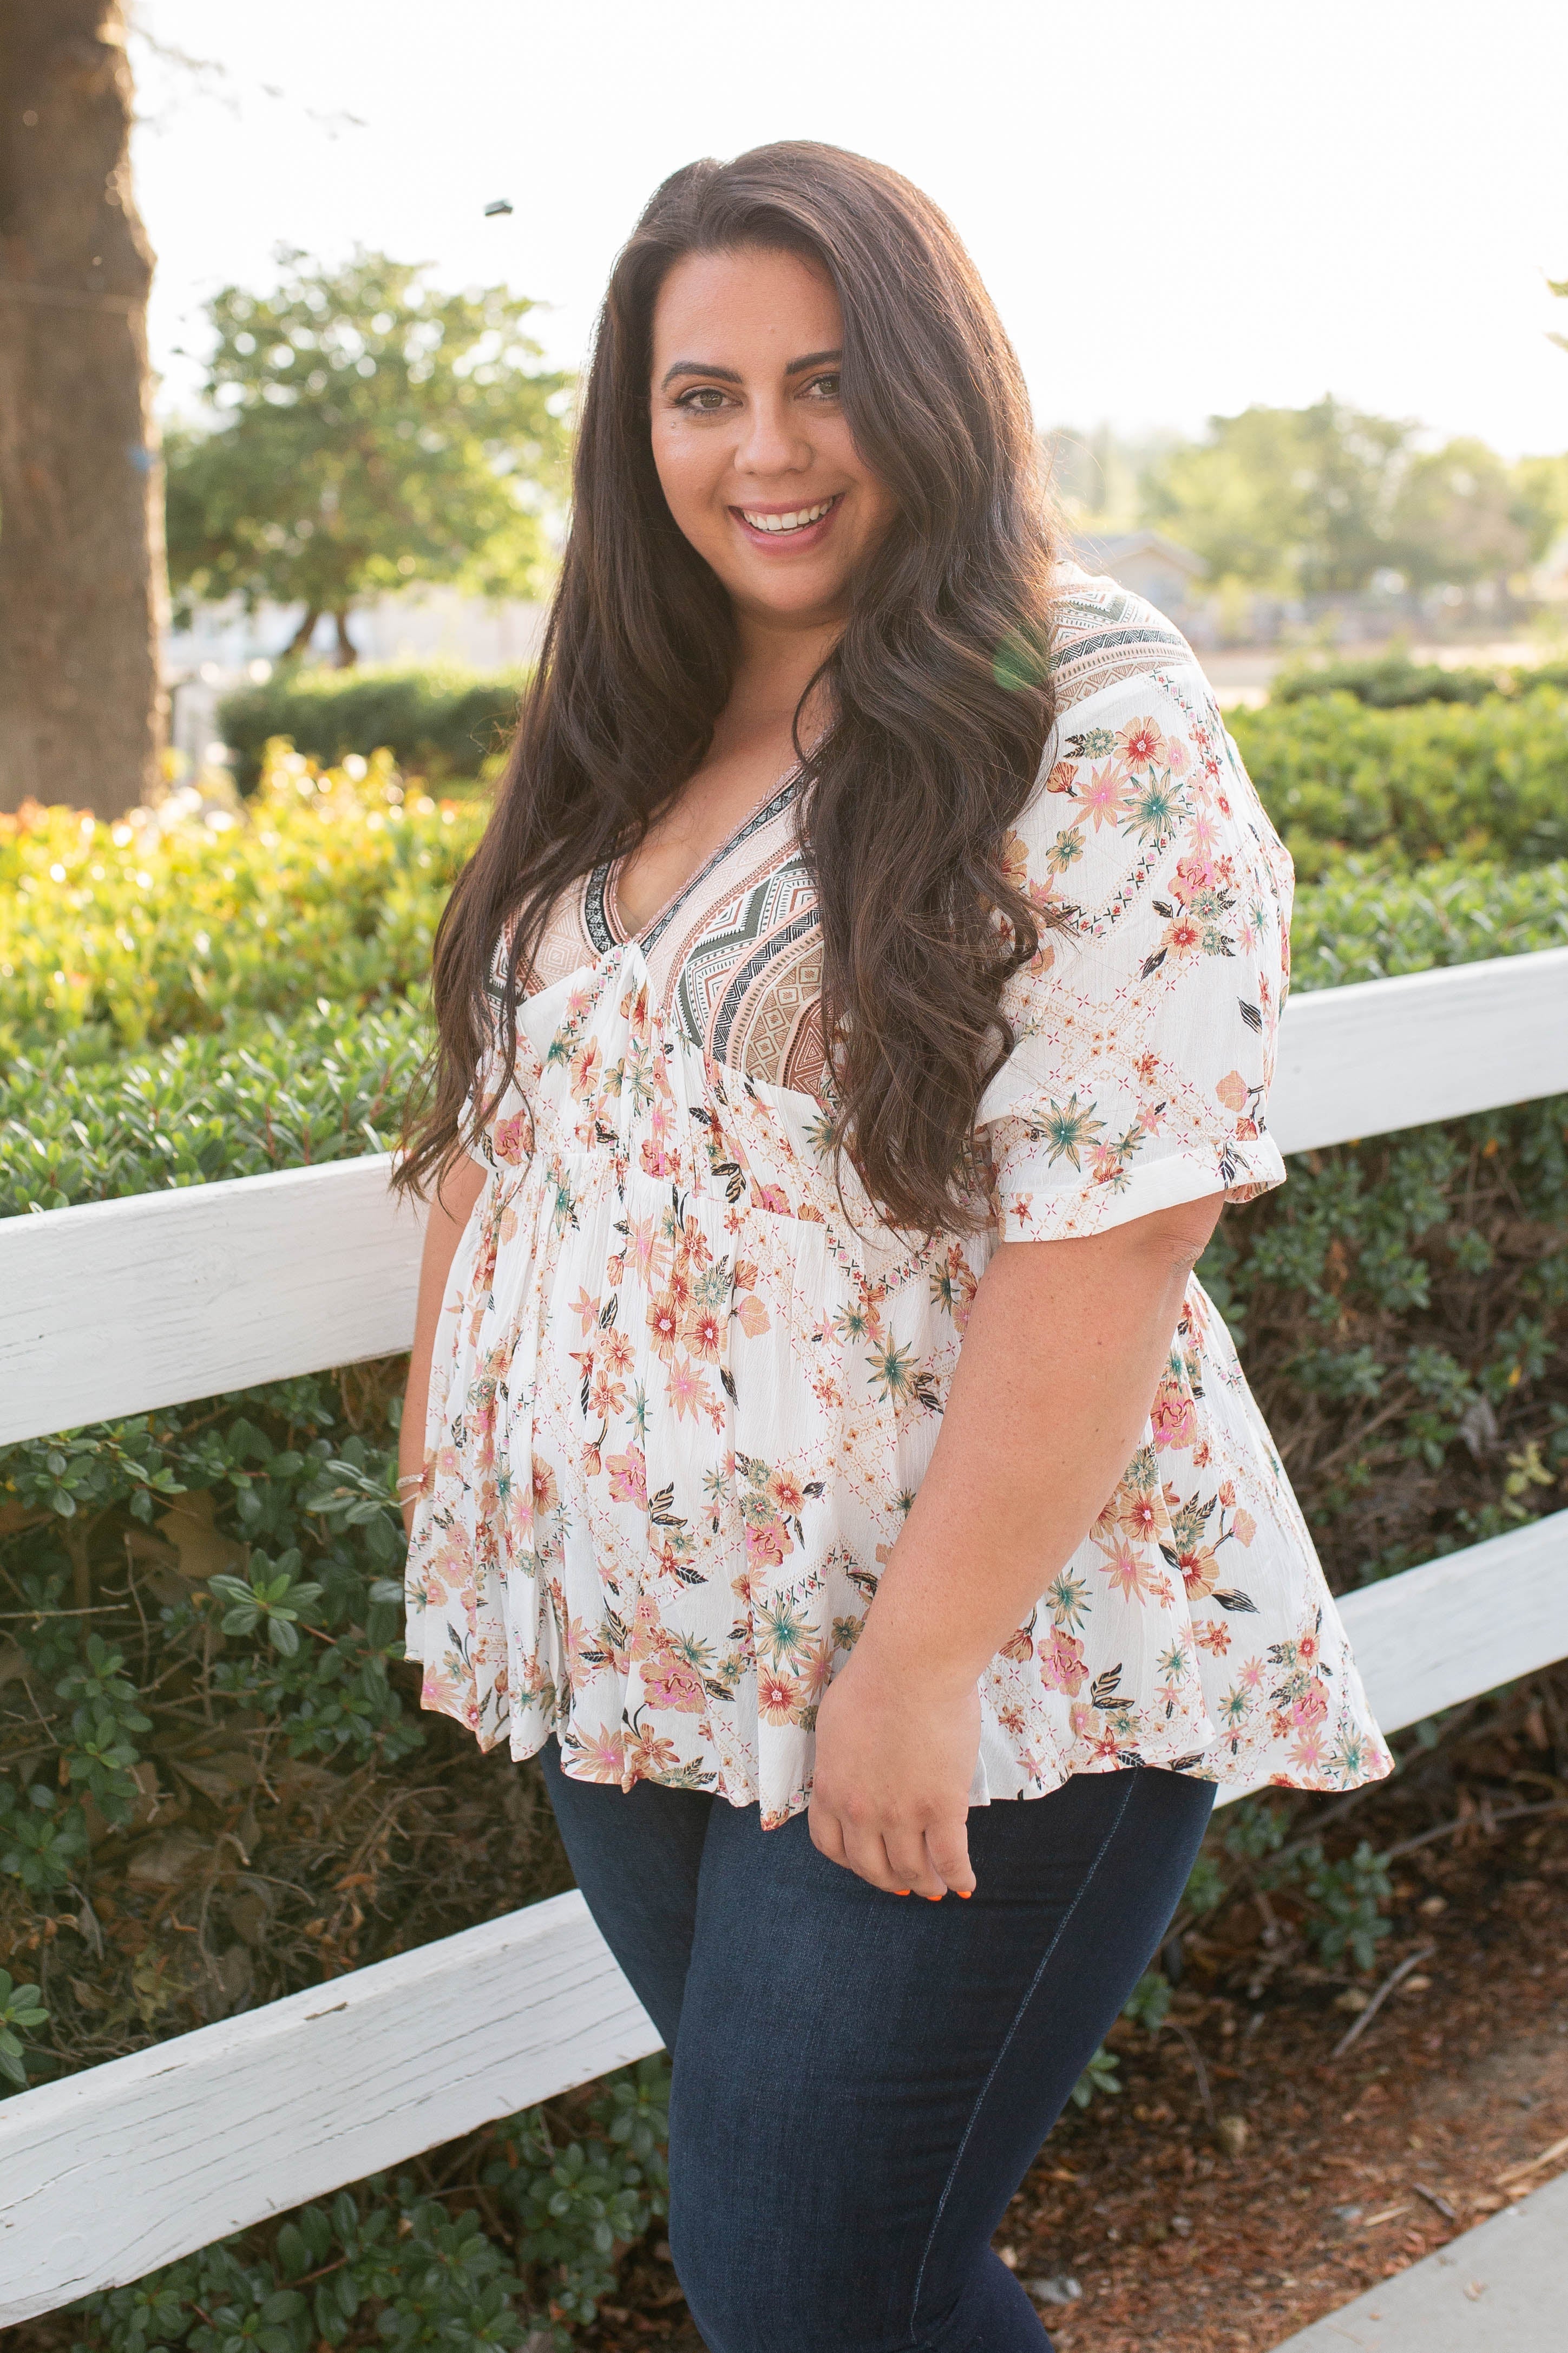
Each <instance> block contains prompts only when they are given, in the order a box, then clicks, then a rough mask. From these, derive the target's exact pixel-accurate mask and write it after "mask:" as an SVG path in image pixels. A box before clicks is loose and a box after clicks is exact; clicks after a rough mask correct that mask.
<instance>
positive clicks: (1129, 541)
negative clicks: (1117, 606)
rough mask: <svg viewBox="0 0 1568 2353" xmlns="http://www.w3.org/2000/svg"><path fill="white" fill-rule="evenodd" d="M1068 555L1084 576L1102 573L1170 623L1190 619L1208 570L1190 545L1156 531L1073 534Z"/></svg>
mask: <svg viewBox="0 0 1568 2353" xmlns="http://www.w3.org/2000/svg"><path fill="white" fill-rule="evenodd" d="M1072 554H1073V556H1074V559H1075V560H1076V561H1077V562H1078V563H1079V564H1081V565H1082V566H1083V568H1084V570H1085V571H1086V572H1104V573H1108V574H1109V575H1110V578H1111V579H1112V580H1114V581H1116V582H1118V583H1119V584H1120V586H1121V587H1123V588H1131V591H1132V593H1133V595H1134V596H1147V598H1148V599H1149V602H1150V604H1151V605H1154V606H1157V607H1159V609H1160V611H1161V612H1162V613H1168V614H1169V615H1170V616H1171V618H1172V619H1173V620H1174V621H1180V620H1181V619H1183V618H1184V617H1189V616H1191V614H1192V612H1193V609H1194V606H1195V605H1196V604H1197V602H1198V599H1199V596H1200V595H1201V593H1202V584H1203V582H1204V580H1205V577H1206V576H1207V572H1208V566H1207V565H1205V563H1204V561H1203V559H1202V557H1201V556H1196V555H1194V554H1193V552H1192V549H1191V548H1190V547H1183V546H1182V545H1181V544H1180V543H1178V542H1177V541H1176V540H1173V539H1167V538H1166V537H1165V535H1164V533H1163V532H1158V531H1120V532H1107V533H1104V534H1103V535H1100V534H1099V533H1094V532H1079V533H1078V534H1077V535H1076V536H1075V538H1074V540H1073V542H1072Z"/></svg>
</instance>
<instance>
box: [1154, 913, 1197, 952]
mask: <svg viewBox="0 0 1568 2353" xmlns="http://www.w3.org/2000/svg"><path fill="white" fill-rule="evenodd" d="M1203 936H1204V935H1203V929H1202V926H1201V925H1200V924H1198V923H1194V921H1193V918H1192V917H1191V915H1178V916H1177V917H1176V919H1175V921H1174V922H1173V923H1167V924H1166V926H1165V928H1164V930H1163V933H1162V934H1161V935H1160V937H1161V942H1162V944H1163V946H1165V947H1167V948H1169V949H1170V951H1171V953H1172V954H1173V955H1192V953H1193V951H1194V948H1196V947H1199V946H1201V945H1202V943H1203Z"/></svg>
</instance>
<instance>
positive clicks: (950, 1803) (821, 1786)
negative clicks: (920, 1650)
mask: <svg viewBox="0 0 1568 2353" xmlns="http://www.w3.org/2000/svg"><path fill="white" fill-rule="evenodd" d="M863 1639H864V1638H863ZM979 1746H980V1694H979V1690H978V1688H977V1686H976V1685H975V1684H974V1683H968V1684H964V1683H953V1682H952V1681H951V1680H950V1681H948V1682H947V1683H942V1684H935V1685H931V1686H928V1685H926V1684H925V1683H923V1681H922V1680H921V1678H920V1677H919V1676H918V1675H915V1676H911V1675H910V1673H909V1672H907V1671H904V1672H901V1671H900V1669H899V1667H898V1666H897V1665H896V1664H895V1663H894V1662H890V1661H884V1660H883V1659H881V1658H880V1657H879V1656H878V1655H877V1653H876V1651H875V1649H874V1647H873V1646H872V1645H871V1644H869V1643H867V1644H866V1647H865V1649H864V1650H857V1651H856V1652H855V1654H854V1656H853V1657H852V1658H851V1659H850V1660H849V1662H848V1663H847V1665H846V1666H845V1668H844V1669H843V1671H842V1672H841V1673H839V1674H838V1675H837V1676H836V1677H835V1679H834V1681H833V1683H831V1684H830V1685H829V1687H828V1690H827V1693H826V1697H825V1698H824V1700H823V1702H822V1704H821V1706H820V1707H819V1708H818V1710H817V1716H816V1772H815V1776H814V1778H813V1783H812V1793H811V1812H810V1817H809V1819H810V1825H811V1837H812V1843H813V1844H814V1845H815V1846H816V1848H817V1850H818V1852H821V1853H823V1854H825V1855H826V1856H827V1857H828V1859H829V1861H830V1862H841V1863H842V1864H843V1865H844V1866H845V1868H846V1870H848V1871H853V1872H856V1873H858V1875H859V1876H860V1877H861V1878H862V1879H866V1880H869V1882H870V1883H871V1885H872V1886H873V1887H883V1888H886V1889H887V1890H888V1892H889V1894H894V1895H907V1894H916V1895H925V1896H929V1897H930V1898H931V1901H932V1902H933V1903H935V1902H937V1901H939V1900H940V1899H941V1897H942V1896H943V1895H945V1894H947V1892H948V1890H949V1889H950V1888H951V1889H952V1892H953V1894H957V1895H968V1894H972V1893H973V1887H974V1873H973V1871H972V1870H971V1869H970V1867H969V1831H968V1814H969V1788H970V1783H971V1782H972V1780H973V1777H974V1759H975V1757H976V1754H977V1753H978V1750H979Z"/></svg>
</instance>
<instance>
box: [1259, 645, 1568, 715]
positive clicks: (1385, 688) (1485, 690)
mask: <svg viewBox="0 0 1568 2353" xmlns="http://www.w3.org/2000/svg"><path fill="white" fill-rule="evenodd" d="M1536 686H1554V687H1558V688H1561V689H1568V661H1549V662H1542V663H1540V664H1539V665H1531V664H1521V666H1519V667H1518V668H1515V669H1510V668H1507V667H1504V668H1501V669H1497V670H1473V669H1467V670H1445V669H1444V667H1443V665H1442V664H1441V663H1440V662H1414V661H1412V660H1411V659H1410V657H1409V655H1408V654H1407V653H1404V652H1401V651H1398V650H1395V651H1393V652H1389V653H1385V654H1363V655H1359V656H1352V657H1351V658H1350V659H1348V660H1344V661H1330V662H1320V663H1307V662H1302V663H1296V664H1292V665H1291V666H1290V667H1289V668H1288V669H1285V670H1279V671H1278V672H1277V673H1276V675H1275V677H1274V679H1273V680H1272V681H1271V682H1270V684H1269V689H1268V697H1269V701H1270V702H1275V703H1279V702H1304V701H1306V700H1307V699H1308V698H1309V697H1310V696H1311V695H1316V694H1353V695H1354V696H1355V698H1356V701H1357V702H1365V703H1370V704H1371V705H1372V707H1373V709H1374V710H1378V711H1394V710H1397V709H1399V708H1400V707H1401V706H1402V705H1404V704H1406V703H1412V702H1486V701H1487V700H1488V698H1489V696H1491V695H1495V694H1527V693H1529V691H1531V688H1532V687H1536Z"/></svg>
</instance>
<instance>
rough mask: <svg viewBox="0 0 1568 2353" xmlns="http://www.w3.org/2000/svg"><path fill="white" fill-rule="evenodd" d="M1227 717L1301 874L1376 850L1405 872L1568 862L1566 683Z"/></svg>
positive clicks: (1328, 697)
mask: <svg viewBox="0 0 1568 2353" xmlns="http://www.w3.org/2000/svg"><path fill="white" fill-rule="evenodd" d="M1227 723H1228V725H1229V727H1230V731H1231V733H1232V734H1233V735H1234V736H1235V738H1236V741H1237V746H1238V748H1239V750H1240V752H1241V755H1242V758H1243V760H1244V761H1245V762H1246V764H1247V769H1248V771H1249V772H1250V774H1251V776H1252V777H1253V780H1254V782H1255V783H1256V785H1257V786H1258V792H1259V794H1260V796H1261V797H1262V799H1263V803H1264V806H1265V807H1266V808H1267V809H1268V814H1269V816H1270V817H1271V818H1273V820H1274V823H1275V825H1276V826H1277V827H1278V828H1279V831H1280V833H1281V834H1282V835H1283V836H1284V839H1285V841H1286V844H1287V846H1288V847H1289V850H1290V853H1291V855H1292V857H1293V858H1294V859H1295V860H1296V871H1297V874H1298V877H1299V878H1300V880H1301V881H1305V882H1311V881H1317V880H1318V878H1319V877H1320V876H1321V874H1323V873H1324V872H1325V871H1327V870H1328V869H1329V867H1330V866H1331V863H1332V860H1333V854H1334V852H1335V851H1336V850H1338V849H1361V850H1370V849H1375V850H1376V852H1377V856H1378V860H1379V863H1380V864H1381V865H1383V866H1384V868H1385V869H1387V870H1392V871H1398V870H1399V869H1400V868H1402V867H1403V868H1410V867H1415V866H1418V865H1420V864H1422V863H1423V862H1425V861H1427V860H1439V859H1453V858H1463V859H1466V860H1475V859H1499V860H1505V861H1507V862H1508V863H1510V864H1512V865H1538V864H1542V863H1544V862H1546V861H1547V860H1554V859H1563V858H1568V692H1564V691H1560V690H1559V689H1557V688H1555V687H1552V686H1538V687H1534V688H1532V689H1531V691H1530V692H1529V693H1527V694H1521V695H1520V696H1519V697H1518V699H1517V700H1515V701H1509V700H1506V699H1505V698H1504V697H1502V696H1500V695H1493V696H1490V697H1489V699H1488V700H1487V701H1485V702H1478V703H1475V704H1468V703H1458V702H1456V703H1445V702H1422V703H1416V704H1414V705H1412V706H1410V707H1409V708H1407V709H1401V710H1394V711H1381V710H1373V709H1372V708H1370V707H1369V706H1368V705H1367V704H1365V703H1363V702H1357V700H1356V699H1355V697H1354V696H1353V695H1352V694H1347V693H1344V692H1334V693H1330V694H1318V695H1312V696H1309V697H1306V698H1304V699H1303V700H1301V701H1300V702H1282V703H1275V702H1267V703H1265V704H1264V705H1263V707H1262V709H1261V710H1258V711H1243V710H1237V711H1232V712H1229V713H1228V714H1227Z"/></svg>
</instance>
